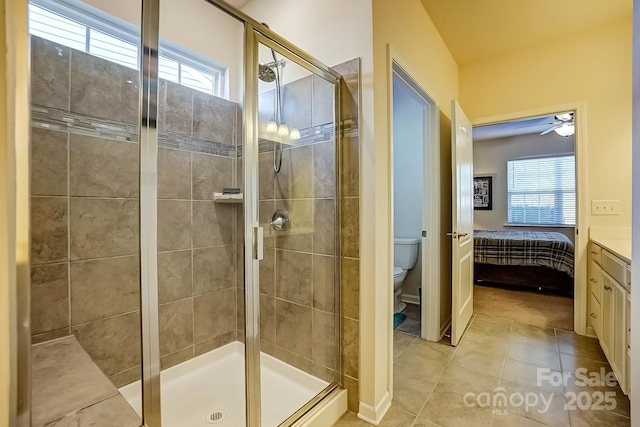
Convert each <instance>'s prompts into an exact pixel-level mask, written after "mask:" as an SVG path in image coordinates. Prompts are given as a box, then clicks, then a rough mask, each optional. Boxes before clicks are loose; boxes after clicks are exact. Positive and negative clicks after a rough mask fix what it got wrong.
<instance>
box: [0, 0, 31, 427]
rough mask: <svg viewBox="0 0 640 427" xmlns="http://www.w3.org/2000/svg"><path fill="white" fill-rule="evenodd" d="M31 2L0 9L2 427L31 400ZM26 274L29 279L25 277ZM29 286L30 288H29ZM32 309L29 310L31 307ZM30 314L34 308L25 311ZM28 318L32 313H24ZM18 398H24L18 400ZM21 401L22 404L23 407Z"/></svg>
mask: <svg viewBox="0 0 640 427" xmlns="http://www.w3.org/2000/svg"><path fill="white" fill-rule="evenodd" d="M26 21H27V5H26V1H24V0H19V1H11V2H7V1H4V2H2V4H1V5H0V45H2V46H3V47H4V48H5V53H6V54H5V55H3V56H2V57H1V59H0V100H2V102H0V129H3V130H4V132H2V133H1V134H0V171H2V174H1V175H0V200H1V201H2V203H0V207H1V208H0V236H2V239H0V426H1V427H5V426H14V425H17V424H18V422H19V421H17V419H16V418H15V417H16V410H17V409H19V408H23V407H24V405H26V404H27V400H28V399H29V398H30V397H29V396H28V395H26V391H27V389H26V388H25V387H22V388H19V387H18V383H17V380H18V377H17V376H16V374H17V372H18V370H20V371H21V372H20V373H21V375H23V377H22V379H26V378H27V377H28V375H29V372H28V366H27V362H28V357H21V358H20V359H19V358H17V357H16V356H17V354H18V345H22V346H23V347H24V346H27V348H28V337H26V335H25V336H23V338H25V339H26V341H18V336H19V332H25V331H24V328H25V327H27V325H28V322H27V321H24V322H23V320H22V319H17V310H16V309H17V303H18V301H17V300H18V298H17V297H18V287H19V289H20V291H25V292H26V294H23V296H24V298H22V299H21V300H22V301H25V302H26V301H28V287H29V282H28V269H27V268H26V266H28V263H29V224H28V223H29V220H28V218H29V214H28V209H29V199H28V185H29V179H28V172H29V167H28V153H29V147H28V129H29V125H28V118H29V115H28V73H27V67H28V62H27V37H26V34H27V26H26ZM25 273H26V276H25ZM24 280H26V282H23V281H24ZM25 305H26V304H25ZM23 309H25V310H28V308H26V307H23ZM24 314H25V315H26V314H28V311H26V312H25V313H24ZM27 351H28V350H27ZM18 393H21V395H20V396H18ZM18 400H20V402H18Z"/></svg>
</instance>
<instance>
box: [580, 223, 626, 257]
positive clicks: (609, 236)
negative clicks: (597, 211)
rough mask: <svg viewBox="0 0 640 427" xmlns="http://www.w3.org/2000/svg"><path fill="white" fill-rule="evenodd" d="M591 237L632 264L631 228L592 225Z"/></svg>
mask: <svg viewBox="0 0 640 427" xmlns="http://www.w3.org/2000/svg"><path fill="white" fill-rule="evenodd" d="M589 238H590V239H591V241H593V242H595V243H597V244H598V245H600V246H602V247H603V248H604V249H606V250H608V251H609V252H611V253H612V254H614V255H617V256H618V257H620V258H622V259H623V260H624V261H626V262H627V263H628V264H631V229H629V228H626V227H591V229H590V230H589Z"/></svg>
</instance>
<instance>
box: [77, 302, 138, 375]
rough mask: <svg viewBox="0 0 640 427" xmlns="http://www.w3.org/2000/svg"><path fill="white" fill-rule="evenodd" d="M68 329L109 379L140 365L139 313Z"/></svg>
mask: <svg viewBox="0 0 640 427" xmlns="http://www.w3.org/2000/svg"><path fill="white" fill-rule="evenodd" d="M71 329H72V332H73V334H74V335H75V337H76V339H77V340H78V342H79V343H80V344H81V345H82V347H83V348H84V349H85V351H86V352H87V353H89V356H91V359H93V361H94V362H95V363H96V364H97V365H98V367H99V368H100V369H102V372H104V373H105V374H107V375H109V376H111V375H114V374H117V373H120V372H122V371H125V370H127V369H131V368H133V367H135V366H137V365H139V364H140V363H141V359H140V314H139V313H138V312H134V313H128V314H123V315H122V316H116V317H110V318H108V319H100V320H96V321H95V322H90V323H84V324H82V325H77V326H73V327H72V328H71Z"/></svg>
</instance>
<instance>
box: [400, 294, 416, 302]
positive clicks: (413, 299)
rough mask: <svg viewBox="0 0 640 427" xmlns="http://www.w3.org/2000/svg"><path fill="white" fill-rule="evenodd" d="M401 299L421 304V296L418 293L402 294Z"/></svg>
mask: <svg viewBox="0 0 640 427" xmlns="http://www.w3.org/2000/svg"><path fill="white" fill-rule="evenodd" d="M400 301H402V302H406V303H407V304H415V305H420V297H419V296H418V295H407V294H402V295H401V296H400Z"/></svg>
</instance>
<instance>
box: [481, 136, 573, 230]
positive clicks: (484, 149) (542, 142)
mask: <svg viewBox="0 0 640 427" xmlns="http://www.w3.org/2000/svg"><path fill="white" fill-rule="evenodd" d="M574 140H575V138H574V137H573V136H570V137H567V138H565V137H562V136H559V135H557V134H556V133H555V132H551V133H550V134H547V135H544V136H541V135H538V134H529V135H516V136H512V137H506V138H495V139H485V140H480V141H477V140H476V141H473V174H474V175H475V176H492V200H493V203H492V209H491V210H490V211H485V210H476V211H474V212H473V222H474V228H475V229H476V230H504V229H509V227H505V224H506V223H507V208H508V207H507V161H508V160H513V159H518V158H524V157H536V156H548V155H554V154H557V155H560V154H573V152H574V149H573V147H574ZM511 229H513V227H511ZM517 230H522V227H518V228H517ZM530 230H532V231H556V232H559V233H563V234H565V235H566V236H567V237H568V238H569V239H571V241H572V242H573V241H574V240H575V235H574V227H544V228H542V227H533V228H530Z"/></svg>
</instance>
